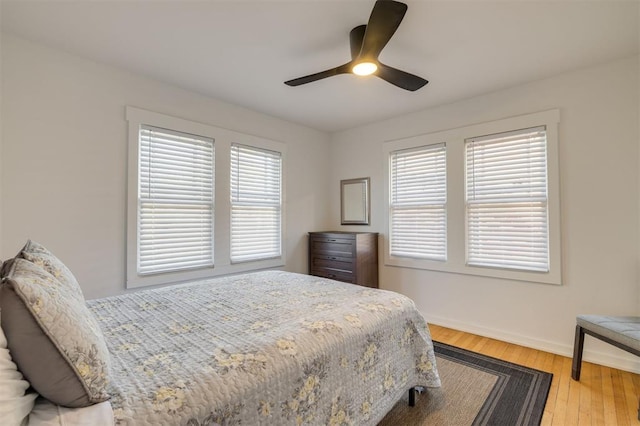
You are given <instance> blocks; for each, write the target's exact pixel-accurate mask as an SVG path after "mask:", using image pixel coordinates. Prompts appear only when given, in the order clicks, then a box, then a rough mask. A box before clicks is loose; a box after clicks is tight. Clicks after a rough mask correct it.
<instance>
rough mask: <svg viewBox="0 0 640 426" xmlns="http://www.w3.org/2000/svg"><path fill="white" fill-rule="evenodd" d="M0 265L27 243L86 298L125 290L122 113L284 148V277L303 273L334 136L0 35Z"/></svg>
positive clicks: (319, 218)
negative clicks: (53, 260) (58, 266)
mask: <svg viewBox="0 0 640 426" xmlns="http://www.w3.org/2000/svg"><path fill="white" fill-rule="evenodd" d="M1 56H2V61H3V75H2V90H3V95H4V96H3V98H2V111H3V124H4V127H3V141H2V144H1V148H2V158H1V159H0V168H1V169H2V181H1V182H0V188H1V190H2V197H0V199H1V200H2V203H3V204H2V208H0V215H1V216H0V224H1V226H2V229H3V230H4V232H3V234H2V239H1V245H0V257H2V258H7V257H10V256H14V255H15V253H16V252H17V251H18V250H19V249H20V248H21V247H22V246H23V245H24V243H25V241H26V239H27V238H33V239H34V240H36V241H38V242H40V243H42V244H44V245H45V246H46V247H48V248H49V249H50V250H51V251H53V252H54V253H55V254H56V255H58V256H59V257H60V258H61V259H62V260H63V261H64V262H65V263H66V264H67V265H68V266H69V267H70V269H71V270H72V271H73V272H74V274H75V275H76V277H77V278H78V281H79V282H80V284H81V286H82V289H83V291H84V293H85V296H86V297H87V298H96V297H102V296H107V295H114V294H118V293H122V292H124V291H125V290H124V282H125V246H126V244H125V236H126V228H125V225H126V224H125V217H126V204H125V203H126V182H127V176H126V173H127V143H128V142H127V134H128V133H127V122H126V120H125V105H132V106H135V107H139V108H144V109H147V110H151V111H155V112H159V113H163V114H167V115H172V116H176V117H180V118H185V119H188V120H192V121H197V122H202V123H206V124H211V125H213V126H217V127H223V128H227V129H231V130H235V131H238V132H241V133H246V134H251V135H256V136H262V137H265V138H268V139H272V140H276V141H280V142H284V143H285V144H286V145H287V164H285V169H284V173H285V175H284V178H285V188H286V194H285V203H286V204H285V209H286V210H285V213H286V224H285V229H284V233H285V245H286V247H285V249H286V254H287V258H286V267H285V269H286V270H289V271H293V272H306V271H307V248H306V247H307V246H306V244H307V232H308V231H311V230H317V229H322V228H324V227H326V226H327V224H328V223H329V216H328V215H329V210H328V207H327V199H328V185H327V184H325V182H326V180H327V179H326V177H327V174H326V170H327V168H328V167H329V141H330V138H329V135H327V134H325V133H322V132H319V131H316V130H312V129H309V128H306V127H303V126H300V125H296V124H292V123H289V122H286V121H284V120H280V119H277V118H274V117H270V116H267V115H264V114H260V113H257V112H253V111H250V110H247V109H244V108H241V107H238V106H234V105H231V104H227V103H223V102H220V101H217V100H215V99H212V98H208V97H205V96H202V95H198V94H196V93H193V92H189V91H186V90H183V89H179V88H176V87H173V86H169V85H167V84H164V83H161V82H158V81H156V80H151V79H148V78H146V77H143V76H140V75H136V74H132V73H129V72H125V71H122V70H119V69H116V68H113V67H109V66H106V65H103V64H99V63H96V62H93V61H89V60H86V59H83V58H80V57H77V56H73V55H70V54H67V53H65V52H62V51H60V50H56V49H51V48H48V47H46V46H43V45H40V44H35V43H32V42H29V41H27V40H24V39H21V38H17V37H15V36H12V35H7V34H4V37H3V39H2V55H1Z"/></svg>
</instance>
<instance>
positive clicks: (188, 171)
mask: <svg viewBox="0 0 640 426" xmlns="http://www.w3.org/2000/svg"><path fill="white" fill-rule="evenodd" d="M213 165H214V148H213V140H212V139H209V138H204V137H200V136H194V135H190V134H186V133H180V132H175V131H171V130H166V129H160V128H157V127H151V126H141V128H140V144H139V176H138V182H139V188H138V273H139V274H141V275H144V274H152V273H158V272H168V271H177V270H183V269H191V268H200V267H211V266H213V185H214V178H213V176H214V173H213V167H214V166H213Z"/></svg>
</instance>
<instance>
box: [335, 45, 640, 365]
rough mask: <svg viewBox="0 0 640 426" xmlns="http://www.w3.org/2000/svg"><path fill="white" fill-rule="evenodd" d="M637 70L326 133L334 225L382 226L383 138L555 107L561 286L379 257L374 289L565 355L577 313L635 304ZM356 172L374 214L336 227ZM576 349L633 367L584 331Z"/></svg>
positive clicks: (561, 80)
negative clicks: (343, 184) (409, 265)
mask: <svg viewBox="0 0 640 426" xmlns="http://www.w3.org/2000/svg"><path fill="white" fill-rule="evenodd" d="M639 73H640V70H639V68H638V58H637V57H634V58H629V59H627V60H621V61H617V62H614V63H610V64H605V65H602V66H598V67H594V68H590V69H584V70H581V71H577V72H571V73H567V74H563V75H559V76H556V77H553V78H549V79H546V80H542V81H537V82H533V83H530V84H526V85H522V86H518V87H513V88H510V89H507V90H502V91H499V92H494V93H490V94H487V95H484V96H479V97H476V98H473V99H468V100H464V101H460V102H456V103H453V104H450V105H445V106H441V107H438V108H433V109H429V110H426V111H422V112H419V113H415V114H410V115H406V116H402V117H398V118H395V119H391V120H387V121H384V122H379V123H375V124H371V125H367V126H363V127H359V128H356V129H351V130H348V131H344V132H341V133H338V134H335V135H333V138H332V139H333V140H332V164H333V169H332V174H331V177H330V178H331V180H332V181H331V182H330V185H331V188H332V189H333V191H332V192H331V196H332V203H331V204H332V207H331V209H332V218H333V219H334V222H333V227H334V228H336V229H343V230H371V231H376V232H380V233H381V234H383V235H384V234H386V232H385V230H384V229H383V227H384V225H383V223H384V215H385V212H386V209H387V207H386V203H385V200H384V199H383V176H382V165H383V158H382V143H383V141H387V140H394V139H399V138H403V137H408V136H413V135H418V134H424V133H431V132H435V131H441V130H445V129H451V128H455V127H461V126H465V125H470V124H475V123H481V122H486V121H492V120H497V119H502V118H506V117H511V116H515V115H522V114H527V113H532V112H537V111H543V110H548V109H553V108H559V109H560V112H561V122H560V126H559V138H560V140H559V144H560V177H561V214H562V247H563V253H562V254H563V277H564V284H563V285H562V286H553V285H544V284H534V283H527V282H517V281H508V280H500V279H491V278H481V277H475V276H466V275H457V274H448V273H438V272H432V271H424V270H415V269H403V268H394V267H386V266H381V271H380V273H381V286H382V287H383V288H386V289H391V290H396V291H399V292H401V293H404V294H406V295H408V296H409V297H411V298H412V299H414V300H415V302H416V304H417V306H418V307H419V309H420V310H421V311H422V312H423V314H424V315H425V317H426V318H427V319H428V320H429V321H430V322H433V323H436V324H441V325H445V326H451V327H453V328H457V329H461V330H467V331H471V332H476V333H478V334H481V335H486V336H490V337H496V338H500V339H503V340H506V341H511V342H516V343H521V344H524V345H527V346H531V347H535V348H539V349H544V350H548V351H551V352H555V353H560V354H564V355H570V354H571V349H572V345H573V332H574V327H575V316H576V315H577V314H580V313H594V314H612V315H634V314H635V315H638V314H640V311H639V310H638V297H639V294H638V293H639V286H638V259H639V234H638V233H639V228H638V223H639V222H638V218H639V216H640V215H639V209H638V206H639V194H640V192H639V191H640V188H639V185H638V182H639V167H638V163H639V161H638V159H639V139H640V138H639V124H638V121H639V108H638V103H639V97H638V90H639V83H638V75H639ZM429 84H438V82H437V81H434V82H431V83H429ZM423 90H426V91H427V94H428V90H429V86H427V87H426V88H425V89H423ZM362 176H370V177H371V185H372V224H371V226H370V227H366V228H363V227H353V226H352V227H341V226H340V225H339V198H338V193H339V192H338V188H339V186H338V185H339V181H340V179H348V178H354V177H362ZM381 259H382V257H381ZM585 351H586V352H585V359H587V360H589V359H592V360H593V359H597V360H599V361H600V362H602V363H605V364H608V365H617V366H620V367H624V368H627V369H634V370H636V371H639V370H640V364H638V363H637V358H635V357H631V356H628V355H627V354H626V353H625V352H623V351H621V350H618V349H615V348H612V347H611V346H609V345H605V344H603V343H600V342H595V341H594V340H593V339H590V338H587V342H586V345H585Z"/></svg>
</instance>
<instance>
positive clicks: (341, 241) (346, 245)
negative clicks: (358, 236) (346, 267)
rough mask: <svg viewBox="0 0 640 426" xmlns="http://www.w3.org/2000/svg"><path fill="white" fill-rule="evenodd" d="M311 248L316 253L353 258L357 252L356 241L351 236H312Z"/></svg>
mask: <svg viewBox="0 0 640 426" xmlns="http://www.w3.org/2000/svg"><path fill="white" fill-rule="evenodd" d="M310 249H311V251H312V252H313V253H316V254H326V255H333V256H336V257H347V258H351V257H353V256H354V254H355V241H354V240H353V239H349V238H330V237H311V239H310Z"/></svg>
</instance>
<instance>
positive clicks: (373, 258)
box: [309, 231, 378, 288]
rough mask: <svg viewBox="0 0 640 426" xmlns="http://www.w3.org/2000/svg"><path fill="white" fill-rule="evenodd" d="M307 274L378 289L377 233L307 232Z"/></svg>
mask: <svg viewBox="0 0 640 426" xmlns="http://www.w3.org/2000/svg"><path fill="white" fill-rule="evenodd" d="M309 274H310V275H316V276H319V277H325V278H331V279H334V280H338V281H344V282H348V283H353V284H359V285H363V286H366V287H373V288H378V233H377V232H342V231H329V232H309Z"/></svg>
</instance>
